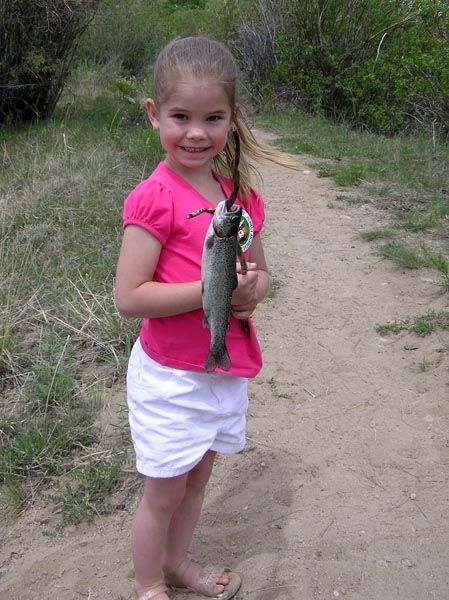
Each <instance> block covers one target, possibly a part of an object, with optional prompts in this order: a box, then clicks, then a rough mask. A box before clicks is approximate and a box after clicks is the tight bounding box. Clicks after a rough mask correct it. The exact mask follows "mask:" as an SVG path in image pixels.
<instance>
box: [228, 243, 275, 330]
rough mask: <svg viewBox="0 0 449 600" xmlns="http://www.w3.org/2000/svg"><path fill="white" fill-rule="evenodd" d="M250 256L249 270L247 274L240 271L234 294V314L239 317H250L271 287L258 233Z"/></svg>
mask: <svg viewBox="0 0 449 600" xmlns="http://www.w3.org/2000/svg"><path fill="white" fill-rule="evenodd" d="M250 256H251V262H249V263H248V272H247V274H246V275H242V274H241V273H238V286H237V288H236V290H235V291H234V293H233V295H232V314H233V315H234V317H236V318H237V319H248V318H249V317H250V316H251V315H252V313H253V311H254V309H255V308H256V306H257V305H258V304H259V302H261V301H262V300H263V299H264V298H265V296H266V295H267V294H268V290H269V289H270V276H269V275H268V267H267V263H266V260H265V255H264V252H263V247H262V241H261V239H260V236H258V235H257V236H255V237H254V239H253V242H252V244H251V252H250ZM238 270H240V269H238Z"/></svg>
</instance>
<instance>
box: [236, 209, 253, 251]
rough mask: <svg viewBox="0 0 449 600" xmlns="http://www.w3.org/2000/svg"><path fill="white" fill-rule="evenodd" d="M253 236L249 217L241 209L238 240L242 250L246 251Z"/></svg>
mask: <svg viewBox="0 0 449 600" xmlns="http://www.w3.org/2000/svg"><path fill="white" fill-rule="evenodd" d="M253 238H254V225H253V221H252V219H251V217H250V216H249V214H248V213H247V212H246V210H245V209H242V218H241V219H240V226H239V234H238V240H239V243H240V246H241V248H242V250H243V252H246V251H247V250H248V248H249V247H250V246H251V243H252V241H253Z"/></svg>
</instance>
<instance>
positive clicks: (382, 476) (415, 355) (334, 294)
mask: <svg viewBox="0 0 449 600" xmlns="http://www.w3.org/2000/svg"><path fill="white" fill-rule="evenodd" d="M259 135H260V136H262V137H264V138H265V139H269V136H268V135H267V134H261V133H260V134H259ZM298 161H299V163H300V165H301V168H300V170H299V172H297V173H296V172H289V171H286V170H284V169H281V168H277V167H264V168H263V175H264V180H265V189H264V191H265V195H266V197H267V199H268V203H267V224H266V230H265V234H264V246H265V248H266V254H267V258H268V260H269V263H270V266H271V270H272V271H273V272H274V273H275V280H276V293H275V295H274V297H273V298H271V299H269V300H267V301H266V302H265V303H264V304H263V305H261V307H260V308H259V309H258V311H257V316H256V325H257V327H258V331H259V333H260V338H261V342H262V345H263V348H264V354H265V367H264V370H263V372H262V374H261V375H260V377H259V378H258V379H257V380H256V381H254V382H253V383H252V384H251V392H252V394H251V396H252V404H251V408H250V414H249V423H248V446H247V449H246V450H245V452H243V453H241V454H240V455H237V456H235V457H231V458H227V459H224V458H220V459H219V461H218V465H217V469H216V471H215V473H214V475H213V478H212V481H211V484H210V488H209V494H208V497H207V500H206V504H205V510H204V513H203V516H202V520H201V525H200V528H199V531H198V534H197V536H196V538H195V544H194V546H195V548H196V549H197V553H198V555H199V557H201V558H203V557H205V556H207V557H208V558H209V559H210V560H212V561H224V562H226V563H228V564H230V565H231V566H233V567H235V568H236V569H238V571H239V572H240V573H242V575H243V578H244V588H243V590H242V592H241V594H240V596H239V597H240V598H241V599H245V600H252V599H254V600H273V599H276V600H284V599H285V600H287V599H289V600H315V599H317V600H324V599H334V598H342V599H345V600H362V599H363V600H396V599H398V600H427V599H429V600H447V598H449V564H448V562H449V559H448V546H449V526H448V519H447V514H448V510H449V487H448V485H447V471H448V465H449V427H448V425H449V424H448V416H447V413H448V387H447V384H448V355H447V350H448V343H447V336H446V338H444V337H443V335H442V334H438V333H436V334H433V335H431V336H428V337H426V338H417V337H416V336H414V335H412V334H408V333H403V334H401V335H399V336H395V337H386V338H382V337H380V336H379V334H377V333H376V331H375V325H376V324H378V323H385V322H387V321H390V320H394V319H399V318H404V317H407V316H414V315H418V314H422V313H424V312H426V311H427V310H429V309H431V308H436V309H437V308H441V307H443V306H445V298H444V297H443V296H442V295H441V291H440V288H438V286H436V285H435V282H436V279H437V277H436V276H435V275H434V274H433V273H432V272H423V271H419V272H416V273H410V272H407V273H403V272H401V271H400V270H398V269H397V268H396V267H394V266H393V265H391V264H389V263H388V262H384V261H380V260H379V258H377V257H376V256H374V255H373V252H372V247H370V245H369V244H368V243H366V242H363V241H361V240H360V238H359V237H358V232H359V231H360V230H362V229H369V228H372V227H374V226H376V225H377V220H378V219H381V218H382V217H383V216H382V215H380V214H377V213H376V212H375V211H374V209H373V208H372V207H370V206H360V205H358V206H357V207H354V206H350V205H346V204H345V203H342V202H341V201H339V200H336V197H337V194H338V193H339V192H338V191H337V189H336V188H335V187H334V186H333V185H332V182H330V181H329V180H324V179H319V178H317V177H316V175H315V174H314V172H313V171H312V170H311V169H310V167H308V166H307V163H308V160H307V159H306V158H299V159H298ZM423 361H426V364H428V368H427V370H426V371H423V369H422V368H420V365H422V364H424V362H423ZM107 399H108V402H109V404H108V410H110V412H111V415H112V417H113V416H114V413H115V410H116V408H117V406H118V405H119V403H120V402H123V385H121V386H118V387H117V388H115V389H114V390H112V395H109V396H108V398H107ZM136 498H137V495H136V493H135V490H129V493H128V499H129V500H128V501H127V509H129V510H122V511H117V512H116V513H115V514H114V515H112V516H110V517H104V518H98V519H97V520H96V522H95V523H93V524H84V525H82V526H81V527H78V528H72V529H68V530H66V532H65V533H64V534H63V535H62V536H60V537H58V538H55V539H53V538H48V537H44V536H43V535H42V532H43V531H45V530H48V529H49V526H50V525H51V524H52V523H54V522H57V516H55V515H53V514H51V513H49V511H48V509H47V508H46V507H45V506H40V505H38V506H37V507H36V508H35V509H34V510H33V511H30V512H28V513H27V514H26V515H25V516H23V517H21V518H20V519H19V520H18V521H17V522H15V523H10V522H6V521H5V522H4V523H3V525H1V526H0V534H2V537H3V543H2V546H1V549H0V597H1V598H2V599H3V598H4V599H5V600H47V599H50V598H55V599H57V600H59V599H61V600H72V599H73V600H75V599H82V598H87V599H98V600H120V599H121V600H124V599H127V598H128V597H129V593H130V577H131V561H130V550H129V539H128V538H129V529H130V521H131V516H130V513H131V512H132V509H133V506H134V503H135V501H136ZM122 500H123V499H122ZM125 500H126V498H125ZM181 598H182V597H180V596H177V599H179V600H181Z"/></svg>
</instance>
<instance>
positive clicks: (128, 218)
mask: <svg viewBox="0 0 449 600" xmlns="http://www.w3.org/2000/svg"><path fill="white" fill-rule="evenodd" d="M127 225H138V226H139V227H143V228H144V229H146V230H147V231H148V232H149V233H151V234H152V235H154V237H155V238H156V239H157V240H159V242H160V243H161V244H162V245H164V244H165V243H166V241H167V239H168V237H169V235H170V233H171V230H172V226H173V198H172V195H171V192H170V191H169V190H167V189H166V188H165V187H164V186H163V185H161V184H160V183H159V182H158V181H151V180H148V179H147V180H146V181H143V182H142V183H140V184H139V185H138V186H137V187H136V188H135V189H134V190H133V191H132V192H131V193H130V195H129V196H128V197H127V198H126V200H125V205H124V209H123V227H126V226H127Z"/></svg>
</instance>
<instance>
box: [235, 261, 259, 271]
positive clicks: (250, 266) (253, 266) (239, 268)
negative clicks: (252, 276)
mask: <svg viewBox="0 0 449 600" xmlns="http://www.w3.org/2000/svg"><path fill="white" fill-rule="evenodd" d="M246 265H247V267H248V271H256V270H257V263H252V262H249V263H246ZM241 272H242V265H241V264H240V263H239V262H237V273H241Z"/></svg>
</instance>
